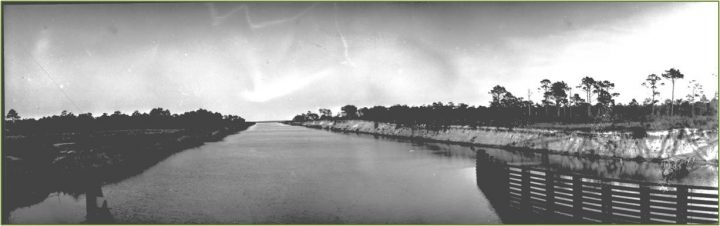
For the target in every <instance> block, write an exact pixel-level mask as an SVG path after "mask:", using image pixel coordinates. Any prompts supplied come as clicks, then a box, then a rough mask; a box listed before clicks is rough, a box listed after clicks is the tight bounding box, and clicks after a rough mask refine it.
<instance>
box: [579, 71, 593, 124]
mask: <svg viewBox="0 0 720 226" xmlns="http://www.w3.org/2000/svg"><path fill="white" fill-rule="evenodd" d="M593 87H595V79H593V78H592V77H590V76H585V77H584V78H582V80H581V81H580V85H578V86H577V88H580V89H582V90H583V91H585V97H586V100H587V102H588V107H587V115H588V117H592V112H591V110H590V109H591V108H592V94H593Z"/></svg>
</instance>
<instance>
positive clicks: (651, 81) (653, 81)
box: [642, 74, 665, 115]
mask: <svg viewBox="0 0 720 226" xmlns="http://www.w3.org/2000/svg"><path fill="white" fill-rule="evenodd" d="M661 79H662V78H661V77H660V76H657V75H656V74H650V75H648V76H647V78H646V79H645V82H643V83H642V85H643V86H645V87H647V88H649V89H650V91H651V92H652V94H651V96H650V106H651V107H650V108H651V109H652V110H651V112H652V114H653V115H655V103H657V102H658V100H656V99H655V97H656V96H658V95H660V92H659V91H657V89H658V85H665V83H662V82H660V80H661Z"/></svg>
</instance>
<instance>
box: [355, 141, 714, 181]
mask: <svg viewBox="0 0 720 226" xmlns="http://www.w3.org/2000/svg"><path fill="white" fill-rule="evenodd" d="M352 134H356V133H352ZM356 136H366V137H373V138H375V139H381V140H392V141H395V142H410V143H412V144H413V145H415V146H426V147H427V148H428V149H429V150H432V153H433V154H435V155H439V156H445V157H462V158H473V159H474V157H475V150H482V151H483V152H485V153H487V154H488V155H490V156H492V157H493V158H495V159H497V160H500V161H503V162H506V163H510V164H515V165H533V166H536V167H540V168H546V169H552V170H556V171H564V172H574V173H581V174H585V175H588V176H596V177H605V178H614V179H629V180H639V181H647V182H655V183H675V184H687V185H700V186H714V187H717V186H718V174H717V173H718V166H717V165H688V166H687V172H685V173H684V174H683V175H673V174H672V171H671V169H672V167H670V166H668V164H667V163H666V162H652V161H635V160H625V159H620V158H599V157H581V156H578V155H570V154H554V153H548V152H543V151H533V150H528V149H520V148H492V147H478V146H471V145H460V144H444V143H433V142H425V141H412V140H408V139H402V138H391V137H381V136H372V135H365V134H356Z"/></svg>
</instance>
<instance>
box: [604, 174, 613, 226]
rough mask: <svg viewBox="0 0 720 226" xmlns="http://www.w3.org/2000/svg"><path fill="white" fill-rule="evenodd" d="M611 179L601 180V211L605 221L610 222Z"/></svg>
mask: <svg viewBox="0 0 720 226" xmlns="http://www.w3.org/2000/svg"><path fill="white" fill-rule="evenodd" d="M610 183H612V181H609V180H605V181H602V213H603V218H604V220H605V222H606V223H610V222H612V189H611V187H610Z"/></svg>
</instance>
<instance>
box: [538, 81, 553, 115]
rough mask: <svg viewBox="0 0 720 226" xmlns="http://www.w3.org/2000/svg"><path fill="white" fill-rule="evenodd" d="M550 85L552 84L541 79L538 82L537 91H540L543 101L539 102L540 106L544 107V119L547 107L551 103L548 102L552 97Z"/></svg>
mask: <svg viewBox="0 0 720 226" xmlns="http://www.w3.org/2000/svg"><path fill="white" fill-rule="evenodd" d="M551 84H552V82H551V81H550V79H543V80H540V88H538V90H540V91H541V92H542V94H543V100H542V101H541V102H542V105H543V106H545V117H547V115H548V106H550V104H551V103H552V102H550V98H551V97H552V92H550V85H551Z"/></svg>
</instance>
